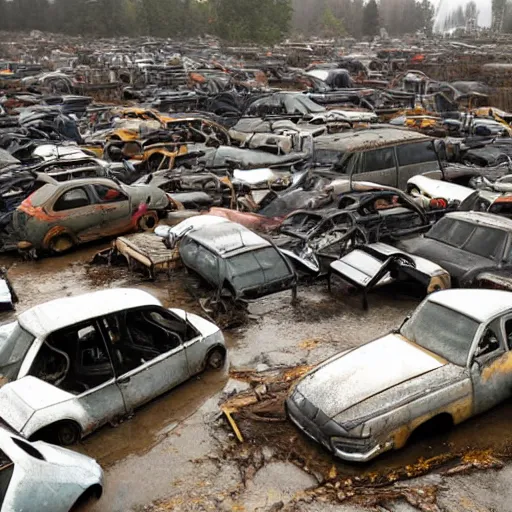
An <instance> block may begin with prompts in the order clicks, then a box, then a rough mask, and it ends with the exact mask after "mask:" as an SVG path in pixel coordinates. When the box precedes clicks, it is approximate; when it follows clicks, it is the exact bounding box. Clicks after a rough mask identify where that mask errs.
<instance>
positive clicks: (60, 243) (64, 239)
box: [49, 235, 75, 254]
mask: <svg viewBox="0 0 512 512" xmlns="http://www.w3.org/2000/svg"><path fill="white" fill-rule="evenodd" d="M74 245H75V244H74V242H73V240H72V239H71V237H70V236H68V235H57V236H54V237H53V238H52V239H51V240H50V243H49V248H50V251H51V252H52V253H54V254H63V253H65V252H67V251H70V250H71V249H72V248H73V247H74Z"/></svg>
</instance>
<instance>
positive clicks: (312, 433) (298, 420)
mask: <svg viewBox="0 0 512 512" xmlns="http://www.w3.org/2000/svg"><path fill="white" fill-rule="evenodd" d="M286 412H287V416H288V418H289V419H290V420H291V421H292V423H293V424H294V425H295V426H296V427H298V428H299V429H300V430H301V431H302V432H304V434H306V435H307V436H308V437H310V438H311V439H313V440H314V441H316V442H317V443H320V444H321V445H323V446H325V448H327V449H328V450H329V451H330V452H332V453H333V454H334V455H335V456H336V457H338V458H340V459H343V460H346V461H349V462H367V461H369V460H372V459H374V458H375V457H377V456H378V455H380V454H381V453H384V452H387V451H389V450H391V449H392V448H393V442H392V441H387V442H386V443H378V444H376V445H374V446H372V447H371V448H367V449H364V450H362V451H356V450H355V449H354V447H351V448H352V449H351V451H348V450H343V449H341V448H338V447H336V446H333V445H332V443H331V440H330V438H329V437H328V436H327V435H326V434H324V433H323V432H322V429H321V428H320V427H319V426H318V425H316V424H315V423H314V422H313V421H311V420H310V419H309V418H307V417H306V416H305V415H304V414H303V413H302V412H301V411H300V409H299V408H298V407H297V406H296V405H295V403H294V402H293V401H292V400H291V399H290V398H288V399H287V400H286Z"/></svg>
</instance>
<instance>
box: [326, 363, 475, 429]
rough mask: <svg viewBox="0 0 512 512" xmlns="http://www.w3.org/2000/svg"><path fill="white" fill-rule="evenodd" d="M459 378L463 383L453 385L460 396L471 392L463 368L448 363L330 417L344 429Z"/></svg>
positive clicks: (391, 409) (432, 391)
mask: <svg viewBox="0 0 512 512" xmlns="http://www.w3.org/2000/svg"><path fill="white" fill-rule="evenodd" d="M463 380H466V381H467V382H466V384H467V385H466V386H459V387H458V388H457V389H458V391H457V392H460V393H461V397H462V396H465V395H467V394H471V382H470V380H469V378H468V376H467V374H466V372H465V368H463V367H461V366H457V365H454V364H452V363H448V364H446V365H444V366H441V367H439V368H436V369H435V370H432V371H429V372H427V373H423V374H422V375H419V376H417V377H413V378H411V379H409V380H406V381H404V382H401V383H400V384H397V385H395V386H392V387H390V388H388V389H385V390H383V391H382V392H381V393H377V394H375V395H372V396H370V397H369V398H367V399H366V400H363V401H361V402H359V403H357V404H355V405H353V406H352V407H349V408H348V409H345V410H344V411H342V412H340V413H339V414H338V415H336V416H335V417H334V420H335V421H336V423H338V425H340V426H341V427H343V428H344V429H345V430H346V431H347V432H348V431H350V430H352V429H353V428H355V427H358V426H359V425H361V424H363V423H365V422H366V421H368V420H370V419H372V418H376V417H378V416H381V415H384V414H386V413H389V412H390V411H393V410H396V409H398V408H399V407H403V406H405V405H407V404H409V403H410V402H412V401H414V400H417V399H419V398H421V397H423V396H425V395H429V394H434V393H435V392H436V391H439V390H441V389H446V388H448V387H449V386H453V385H454V384H456V383H459V382H460V381H463ZM452 396H453V395H452Z"/></svg>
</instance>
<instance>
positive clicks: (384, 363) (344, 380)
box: [296, 334, 447, 418]
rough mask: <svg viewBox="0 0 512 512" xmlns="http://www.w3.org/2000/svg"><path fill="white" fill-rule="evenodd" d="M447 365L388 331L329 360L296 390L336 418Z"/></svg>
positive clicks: (308, 376) (445, 362)
mask: <svg viewBox="0 0 512 512" xmlns="http://www.w3.org/2000/svg"><path fill="white" fill-rule="evenodd" d="M446 364H447V361H445V360H444V359H442V358H439V357H437V356H435V355H434V354H432V353H430V352H428V351H426V350H424V349H422V348H421V347H419V346H417V345H415V344H414V343H411V342H409V341H407V340H406V339H405V338H403V337H402V336H400V335H398V334H389V335H387V336H384V337H383V338H380V339H378V340H375V341H372V342H370V343H367V344H366V345H363V346H362V347H359V348H357V349H355V350H352V351H350V352H348V353H346V354H342V355H339V356H336V357H334V358H332V359H330V360H328V361H326V362H325V363H323V364H322V365H320V366H319V367H317V368H316V369H315V370H313V371H312V372H310V373H309V374H307V375H306V376H305V377H304V378H303V379H302V380H301V381H300V383H299V384H298V385H297V388H296V389H297V390H298V391H299V392H300V393H301V394H302V395H303V396H304V397H305V398H306V399H307V400H308V401H309V402H311V403H312V404H314V405H315V406H316V407H317V408H319V409H320V410H321V411H322V412H323V413H325V414H326V415H327V416H328V417H329V418H334V417H335V416H338V415H339V414H340V413H342V412H343V411H345V410H347V409H349V408H350V407H353V406H355V405H356V404H358V403H360V402H363V401H364V400H367V399H369V398H370V397H372V396H374V395H376V394H378V393H382V392H383V391H385V390H387V389H390V388H392V387H394V386H398V385H400V384H402V383H403V382H407V381H409V380H410V379H413V378H415V377H418V376H420V375H423V374H425V373H427V372H430V371H432V370H435V369H437V368H440V367H442V366H444V365H446Z"/></svg>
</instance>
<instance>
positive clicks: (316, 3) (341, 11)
mask: <svg viewBox="0 0 512 512" xmlns="http://www.w3.org/2000/svg"><path fill="white" fill-rule="evenodd" d="M292 4H293V11H294V12H293V21H292V26H293V27H294V29H295V30H296V31H297V32H300V33H303V34H306V35H323V36H326V37H336V36H352V37H355V38H360V37H362V36H373V35H377V34H378V33H379V29H380V28H384V29H386V31H387V32H388V34H389V35H391V36H400V35H403V34H411V33H415V32H417V31H423V32H425V33H427V34H430V33H431V32H432V29H433V23H434V15H435V9H434V6H433V5H432V4H431V3H430V0H380V2H379V3H378V4H377V3H376V2H375V1H374V0H369V1H368V2H366V3H363V2H362V1H361V0H293V2H292Z"/></svg>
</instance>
